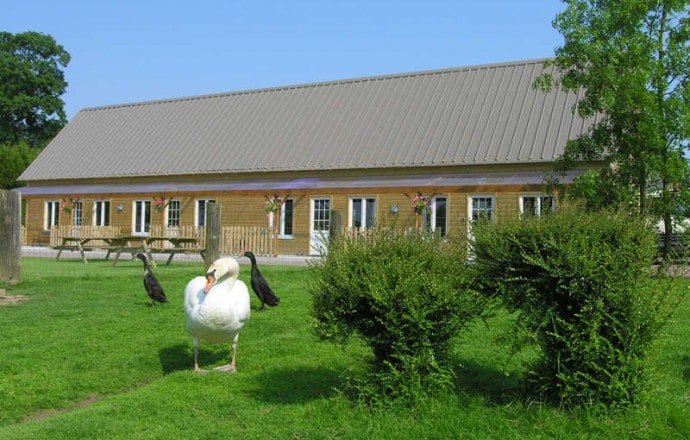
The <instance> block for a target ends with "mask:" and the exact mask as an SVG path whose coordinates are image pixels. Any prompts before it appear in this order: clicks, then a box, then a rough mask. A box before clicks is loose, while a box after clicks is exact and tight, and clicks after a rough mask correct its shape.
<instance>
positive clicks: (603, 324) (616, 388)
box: [473, 210, 674, 406]
mask: <svg viewBox="0 0 690 440" xmlns="http://www.w3.org/2000/svg"><path fill="white" fill-rule="evenodd" d="M474 232H475V241H474V243H473V251H474V255H475V262H476V266H475V268H476V270H477V281H478V283H479V284H481V289H482V290H483V291H484V293H485V294H487V295H489V296H495V297H498V298H500V300H501V301H502V302H503V304H505V306H506V307H507V308H508V309H509V310H511V311H518V321H517V325H518V327H521V328H522V329H524V330H526V331H528V332H530V333H531V334H532V335H533V336H534V338H535V340H536V342H537V344H538V346H539V347H540V349H541V358H540V360H539V363H538V365H536V366H534V368H533V369H532V371H531V373H532V384H533V385H535V386H536V387H537V391H538V392H539V393H540V394H541V395H542V396H544V397H547V398H555V399H558V400H560V401H561V402H562V403H565V404H589V403H595V404H603V405H604V406H625V405H628V404H631V403H635V402H637V401H639V397H640V394H641V392H642V391H643V390H644V388H645V374H644V362H643V361H644V358H645V354H646V352H647V350H648V349H649V346H650V344H651V342H652V340H653V339H654V337H655V335H656V334H657V332H658V331H659V329H660V327H661V325H662V324H663V323H664V322H665V319H666V318H667V316H668V314H669V313H670V310H671V306H672V303H673V302H672V301H671V300H672V299H673V298H674V296H673V295H672V292H673V291H672V289H671V284H670V280H669V279H668V278H666V279H662V278H661V277H656V278H653V276H652V275H653V274H652V263H653V261H654V258H655V256H656V237H655V235H654V233H653V232H652V231H651V230H650V229H649V228H648V227H647V226H646V225H645V223H644V222H643V221H641V220H636V219H633V218H630V217H628V216H625V215H613V214H590V215H586V214H583V213H580V212H577V211H575V210H570V211H568V212H566V213H562V214H554V215H549V216H547V217H546V218H542V219H538V218H535V219H525V220H523V221H517V220H516V221H507V222H504V223H502V224H501V225H497V226H494V227H489V226H486V225H479V226H478V227H477V228H476V229H475V231H474Z"/></svg>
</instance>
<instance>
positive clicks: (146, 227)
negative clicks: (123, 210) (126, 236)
mask: <svg viewBox="0 0 690 440" xmlns="http://www.w3.org/2000/svg"><path fill="white" fill-rule="evenodd" d="M139 204H142V206H143V211H140V210H139V208H138V205H139ZM140 213H141V214H142V215H143V217H142V218H139V219H138V218H137V216H138V214H140ZM140 220H142V221H143V224H139V223H141V222H140ZM147 220H148V221H147ZM139 227H141V230H140V231H137V229H138V228H139ZM150 233H151V200H133V201H132V235H136V236H146V235H149V234H150Z"/></svg>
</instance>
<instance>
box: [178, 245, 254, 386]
mask: <svg viewBox="0 0 690 440" xmlns="http://www.w3.org/2000/svg"><path fill="white" fill-rule="evenodd" d="M239 273H240V265H239V264H238V263H237V260H235V259H234V258H220V259H218V260H216V261H214V262H213V263H212V264H211V266H209V268H208V271H207V273H206V277H201V276H199V277H196V278H193V279H192V280H191V281H190V282H189V283H187V287H185V290H184V312H185V315H186V316H187V332H188V333H189V334H190V335H191V336H192V338H193V340H194V371H195V372H196V373H205V372H207V370H202V369H200V368H199V362H198V356H199V340H200V339H203V340H204V341H208V342H210V343H212V344H221V343H224V342H227V341H230V340H232V361H231V362H230V363H229V364H227V365H223V366H222V367H218V368H215V371H222V372H227V373H234V372H235V371H236V364H235V358H236V356H237V340H238V338H239V332H240V330H241V329H242V327H244V324H245V322H247V320H249V311H250V306H249V291H248V290H247V285H246V284H244V282H242V281H241V280H238V279H237V277H238V276H239Z"/></svg>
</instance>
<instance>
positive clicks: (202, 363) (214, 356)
mask: <svg viewBox="0 0 690 440" xmlns="http://www.w3.org/2000/svg"><path fill="white" fill-rule="evenodd" d="M230 350H231V348H230V344H227V350H226V351H225V352H224V351H223V350H215V351H210V350H206V349H204V346H203V344H202V345H201V347H199V367H201V368H208V366H210V365H214V364H216V363H218V362H220V361H222V360H227V362H229V361H230V354H231V353H230ZM158 354H159V357H160V360H161V367H163V373H165V374H170V373H174V372H175V371H183V370H190V371H191V370H193V369H194V353H193V351H192V346H191V344H177V345H173V346H171V347H165V348H163V349H161V350H160V351H159V352H158Z"/></svg>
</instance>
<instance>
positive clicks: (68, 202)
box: [60, 198, 76, 214]
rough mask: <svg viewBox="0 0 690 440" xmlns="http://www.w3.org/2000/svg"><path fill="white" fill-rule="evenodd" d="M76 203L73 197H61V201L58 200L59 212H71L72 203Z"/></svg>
mask: <svg viewBox="0 0 690 440" xmlns="http://www.w3.org/2000/svg"><path fill="white" fill-rule="evenodd" d="M75 203H76V200H74V199H71V198H70V199H62V202H60V212H65V213H67V214H69V213H70V212H72V209H74V204H75Z"/></svg>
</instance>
